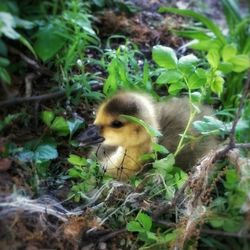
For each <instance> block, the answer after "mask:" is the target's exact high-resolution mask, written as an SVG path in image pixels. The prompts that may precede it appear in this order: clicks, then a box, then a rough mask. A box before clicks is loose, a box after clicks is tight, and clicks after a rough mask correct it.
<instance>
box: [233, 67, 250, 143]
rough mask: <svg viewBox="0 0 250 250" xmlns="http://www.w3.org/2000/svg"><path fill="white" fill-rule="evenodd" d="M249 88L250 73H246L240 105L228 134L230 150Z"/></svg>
mask: <svg viewBox="0 0 250 250" xmlns="http://www.w3.org/2000/svg"><path fill="white" fill-rule="evenodd" d="M249 88H250V71H249V72H248V76H247V80H246V84H245V88H244V90H243V93H242V97H241V99H240V105H239V108H238V110H237V113H236V115H235V119H234V121H233V124H232V129H231V131H230V134H229V139H230V142H229V146H230V147H231V148H233V147H234V145H235V130H236V126H237V123H238V122H239V120H240V117H241V113H242V109H243V107H244V102H245V99H247V95H248V90H249Z"/></svg>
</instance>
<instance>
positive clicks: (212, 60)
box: [207, 49, 220, 69]
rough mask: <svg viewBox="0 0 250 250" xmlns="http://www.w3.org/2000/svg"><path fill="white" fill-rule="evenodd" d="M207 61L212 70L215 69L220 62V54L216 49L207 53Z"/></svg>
mask: <svg viewBox="0 0 250 250" xmlns="http://www.w3.org/2000/svg"><path fill="white" fill-rule="evenodd" d="M207 60H208V62H209V64H210V65H211V66H212V68H214V69H217V68H218V65H219V62H220V54H219V51H218V50H216V49H211V50H209V51H208V54H207Z"/></svg>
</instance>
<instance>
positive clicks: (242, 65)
mask: <svg viewBox="0 0 250 250" xmlns="http://www.w3.org/2000/svg"><path fill="white" fill-rule="evenodd" d="M228 62H230V63H232V64H233V68H232V71H233V72H237V73H240V72H243V71H245V70H247V69H248V68H249V67H250V59H249V56H247V55H237V56H234V57H232V58H230V59H229V60H228Z"/></svg>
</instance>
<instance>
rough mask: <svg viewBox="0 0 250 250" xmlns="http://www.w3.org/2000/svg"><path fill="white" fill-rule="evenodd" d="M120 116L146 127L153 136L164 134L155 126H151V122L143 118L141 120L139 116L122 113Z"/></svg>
mask: <svg viewBox="0 0 250 250" xmlns="http://www.w3.org/2000/svg"><path fill="white" fill-rule="evenodd" d="M120 117H121V118H124V119H125V120H128V121H130V122H133V123H136V124H139V125H141V126H142V127H144V128H145V129H146V131H147V132H148V134H149V135H150V136H152V137H158V136H162V134H161V133H160V132H159V131H158V130H157V129H155V128H153V127H152V126H150V125H149V124H147V123H146V122H144V121H143V120H141V119H139V118H136V117H134V116H130V115H120Z"/></svg>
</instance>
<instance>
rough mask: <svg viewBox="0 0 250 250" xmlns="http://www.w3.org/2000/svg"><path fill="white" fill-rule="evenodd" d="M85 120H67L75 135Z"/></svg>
mask: <svg viewBox="0 0 250 250" xmlns="http://www.w3.org/2000/svg"><path fill="white" fill-rule="evenodd" d="M83 122H84V121H83V120H81V119H78V118H75V119H71V120H70V121H67V123H68V128H69V131H70V134H71V135H73V134H74V133H75V132H76V130H77V129H78V128H79V127H80V126H81V125H82V124H83Z"/></svg>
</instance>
